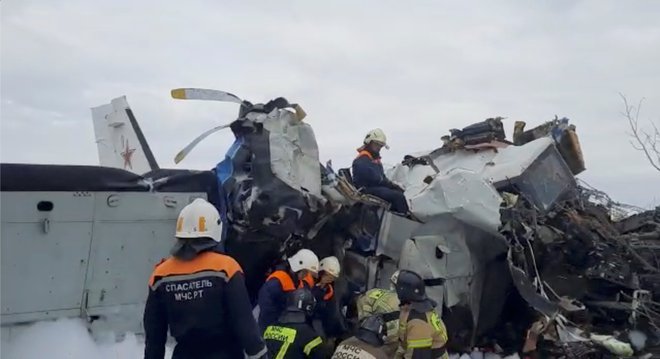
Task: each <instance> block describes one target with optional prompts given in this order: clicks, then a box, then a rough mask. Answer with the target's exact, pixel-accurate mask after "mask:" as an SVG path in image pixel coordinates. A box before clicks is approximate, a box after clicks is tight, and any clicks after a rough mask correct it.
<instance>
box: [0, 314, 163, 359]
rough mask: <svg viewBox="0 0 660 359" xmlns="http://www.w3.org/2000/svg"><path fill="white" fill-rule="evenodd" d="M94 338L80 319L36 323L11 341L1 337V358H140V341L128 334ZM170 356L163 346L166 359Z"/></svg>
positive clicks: (142, 350)
mask: <svg viewBox="0 0 660 359" xmlns="http://www.w3.org/2000/svg"><path fill="white" fill-rule="evenodd" d="M101 338H102V339H98V340H96V341H95V340H94V339H93V338H92V336H91V335H90V334H89V332H88V331H87V328H86V327H85V323H84V322H83V321H82V320H80V319H59V320H57V321H50V322H40V323H36V324H34V325H31V326H30V327H28V328H26V329H25V330H24V331H21V332H20V333H17V334H16V336H14V337H13V338H11V340H7V341H5V339H3V341H2V345H1V347H0V349H1V355H0V357H2V359H44V358H47V359H88V358H98V359H119V358H142V357H143V356H144V354H143V352H144V343H143V342H142V341H141V340H140V339H138V337H136V336H135V335H134V334H131V333H128V334H126V335H125V336H124V338H122V339H121V340H120V341H118V342H117V341H116V340H115V337H114V335H112V334H107V335H105V336H103V335H101ZM171 356H172V348H167V353H166V356H165V357H166V358H170V357H171Z"/></svg>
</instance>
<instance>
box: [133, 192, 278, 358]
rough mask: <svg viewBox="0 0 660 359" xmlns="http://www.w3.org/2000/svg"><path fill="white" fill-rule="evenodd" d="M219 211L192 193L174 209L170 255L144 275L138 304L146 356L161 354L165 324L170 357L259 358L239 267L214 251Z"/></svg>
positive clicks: (254, 325) (259, 343)
mask: <svg viewBox="0 0 660 359" xmlns="http://www.w3.org/2000/svg"><path fill="white" fill-rule="evenodd" d="M221 233H222V225H221V222H220V215H219V213H218V211H217V210H216V208H215V207H214V206H213V205H212V204H210V203H209V202H207V201H205V200H203V199H201V198H198V199H195V200H194V201H193V202H192V203H191V204H189V205H187V206H186V207H185V208H184V209H183V210H182V211H181V213H180V214H179V218H178V220H177V224H176V238H177V242H176V244H175V246H174V248H172V256H171V257H170V258H168V259H167V260H164V261H162V262H161V263H160V264H159V265H157V266H156V268H155V270H154V272H153V274H152V275H151V278H150V279H149V296H148V297H147V303H146V306H145V309H144V331H145V349H144V357H145V358H147V359H152V358H157V359H163V358H164V356H165V342H166V340H167V330H168V327H169V330H170V334H171V335H172V336H173V337H174V338H175V339H176V342H177V344H176V347H175V348H174V354H173V356H172V358H242V357H243V356H244V353H245V354H247V356H248V357H249V358H265V356H266V355H267V350H266V347H265V344H264V342H263V340H262V338H261V335H260V332H259V330H258V328H257V323H256V322H255V320H254V317H253V316H252V308H251V306H250V300H249V298H248V293H247V289H246V288H245V280H244V277H243V271H242V269H241V267H240V266H239V264H238V263H237V262H236V261H235V260H234V259H233V258H231V257H229V256H227V255H224V254H222V253H221V252H220V251H219V248H218V247H219V246H218V245H219V244H220V239H221Z"/></svg>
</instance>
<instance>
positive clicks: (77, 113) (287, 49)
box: [0, 0, 660, 207]
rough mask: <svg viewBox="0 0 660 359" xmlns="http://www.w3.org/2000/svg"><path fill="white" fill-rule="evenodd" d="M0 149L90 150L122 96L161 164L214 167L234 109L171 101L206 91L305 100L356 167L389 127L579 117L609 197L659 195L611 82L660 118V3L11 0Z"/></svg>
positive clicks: (326, 151)
mask: <svg viewBox="0 0 660 359" xmlns="http://www.w3.org/2000/svg"><path fill="white" fill-rule="evenodd" d="M0 7H1V11H2V25H1V26H2V29H1V30H2V31H1V33H2V48H1V50H2V58H1V60H2V63H1V66H2V73H1V75H2V77H1V80H2V84H1V85H2V88H1V90H2V93H1V94H2V108H1V110H2V121H1V123H2V125H1V130H2V145H1V151H2V152H1V160H2V162H30V163H60V164H62V163H73V164H97V163H98V158H97V151H96V145H95V143H94V134H93V129H92V122H91V113H90V107H94V106H97V105H100V104H103V103H108V102H109V101H110V100H111V99H112V98H114V97H119V96H122V95H126V96H127V98H128V102H129V104H130V105H131V107H132V108H133V111H134V113H135V114H136V116H137V118H138V120H139V121H140V125H141V127H142V130H143V131H144V133H145V135H146V137H147V139H148V141H149V143H150V145H151V148H152V150H153V151H154V154H155V155H156V158H157V160H158V162H159V164H160V166H161V167H181V168H197V169H208V168H211V167H213V166H214V165H215V163H216V162H218V161H219V160H220V159H221V158H222V156H223V155H224V153H225V151H226V149H227V148H228V146H229V145H230V144H231V142H232V141H233V136H232V134H231V132H230V131H226V132H221V133H217V134H215V135H212V136H211V137H209V138H207V139H206V140H205V141H204V142H202V144H201V145H199V146H198V147H197V148H196V149H195V150H194V151H193V152H192V153H191V154H190V155H189V157H188V158H186V160H184V161H183V163H181V164H180V165H179V166H175V165H174V162H173V160H172V159H173V157H174V155H175V154H176V153H177V152H178V151H179V150H180V149H181V148H182V147H184V146H185V145H186V144H187V143H188V142H189V141H191V140H192V139H193V138H194V137H195V136H197V135H198V134H199V133H201V132H203V131H205V130H206V129H208V128H210V127H213V126H215V125H218V124H221V123H226V122H229V121H231V120H233V119H234V118H235V116H236V113H237V110H238V109H237V106H236V105H235V104H229V103H208V102H197V101H189V102H186V101H176V100H172V99H171V98H170V95H169V91H170V89H172V88H176V87H204V88H215V89H221V90H225V91H229V92H233V93H235V94H237V95H239V96H241V97H243V98H246V99H249V100H252V101H253V102H255V101H266V100H269V99H271V98H274V97H276V96H284V97H286V98H288V99H289V100H290V101H292V102H298V103H300V104H301V105H302V106H303V107H304V109H305V110H306V112H307V113H308V117H307V118H306V120H305V121H308V122H309V123H310V124H311V125H312V126H313V128H314V130H315V133H316V136H317V140H318V142H319V147H320V151H321V157H322V160H323V161H325V160H327V159H330V158H332V159H333V162H334V163H335V165H348V164H349V163H350V161H351V160H352V158H353V157H354V156H355V148H356V147H357V146H358V145H359V144H360V142H361V140H362V139H363V137H364V134H365V133H366V132H367V131H368V130H369V129H371V128H373V127H381V128H383V129H384V130H385V131H386V133H387V135H388V139H389V142H390V145H391V150H390V151H387V152H385V153H383V155H384V160H385V162H389V163H396V162H397V161H398V160H400V159H401V158H402V157H403V155H404V154H406V153H408V152H415V151H419V150H425V149H431V148H435V147H438V146H439V145H440V137H441V136H443V135H444V134H446V133H447V131H448V130H449V129H450V128H461V127H464V126H467V125H469V124H471V123H473V122H477V121H481V120H483V119H485V118H487V117H493V116H504V117H507V118H508V119H507V120H505V121H506V122H505V123H506V126H507V127H506V130H507V135H508V136H509V137H511V134H512V127H513V122H514V121H516V120H524V121H526V122H527V123H528V126H535V125H538V124H541V123H542V122H544V121H547V120H550V119H552V118H553V117H554V116H555V115H559V116H560V117H561V116H566V117H568V118H570V119H571V121H572V122H573V123H574V124H576V126H577V129H578V135H579V136H580V141H581V144H582V148H583V151H584V155H585V158H586V165H587V168H588V169H587V171H586V172H585V173H584V174H583V175H581V176H580V177H581V178H583V179H585V180H586V181H587V182H589V183H590V184H592V185H594V186H596V187H598V188H600V189H602V190H605V191H606V192H608V193H609V194H610V195H611V196H612V197H613V198H614V199H615V200H620V201H624V202H628V203H632V204H637V205H641V206H644V207H648V206H651V205H653V204H660V173H658V172H657V171H654V170H653V169H652V168H651V167H650V166H649V165H648V164H647V163H646V162H645V159H644V158H643V155H642V154H641V153H639V152H637V151H635V150H634V149H632V148H631V147H630V145H629V142H628V139H627V136H626V134H625V132H626V130H627V124H626V122H625V120H624V119H623V118H622V117H621V115H620V111H621V110H622V109H623V105H622V103H621V100H620V98H619V97H618V92H622V93H625V94H626V95H627V96H628V97H629V98H630V99H631V100H633V101H635V102H636V101H638V100H639V99H640V98H642V97H645V98H646V101H645V103H644V106H643V108H642V113H641V117H642V120H643V121H644V122H646V121H655V122H656V123H659V124H660V90H659V86H660V70H659V67H660V21H659V19H660V1H652V0H650V1H604V0H597V1H558V0H554V1H480V2H476V1H474V2H472V1H451V2H450V1H417V2H412V1H383V0H378V1H375V0H374V1H360V2H357V1H323V2H321V1H278V2H275V1H260V2H255V1H232V2H229V1H165V0H159V1H124V0H112V1H110V0H106V1H102V2H101V1H89V0H81V1H75V0H61V1H51V0H42V1H32V0H20V1H19V0H4V1H2V2H0Z"/></svg>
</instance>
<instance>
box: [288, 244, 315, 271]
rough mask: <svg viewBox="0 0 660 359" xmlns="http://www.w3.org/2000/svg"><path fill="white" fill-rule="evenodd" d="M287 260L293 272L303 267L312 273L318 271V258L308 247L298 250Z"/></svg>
mask: <svg viewBox="0 0 660 359" xmlns="http://www.w3.org/2000/svg"><path fill="white" fill-rule="evenodd" d="M288 261H289V266H290V267H291V270H292V271H294V272H299V271H301V270H303V269H307V270H308V271H310V272H312V273H318V271H319V258H318V257H317V256H316V254H314V252H312V251H310V250H309V249H301V250H299V251H298V253H296V254H294V255H293V256H291V257H290V258H289V259H288Z"/></svg>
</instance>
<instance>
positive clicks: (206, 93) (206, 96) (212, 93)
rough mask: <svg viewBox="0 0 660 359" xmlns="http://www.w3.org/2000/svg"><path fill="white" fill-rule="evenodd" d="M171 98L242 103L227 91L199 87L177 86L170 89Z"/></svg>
mask: <svg viewBox="0 0 660 359" xmlns="http://www.w3.org/2000/svg"><path fill="white" fill-rule="evenodd" d="M171 94H172V98H175V99H179V100H206V101H223V102H234V103H238V104H240V103H243V100H241V99H240V98H239V97H238V96H236V95H234V94H231V93H229V92H225V91H220V90H210V89H199V88H178V89H173V90H172V91H171Z"/></svg>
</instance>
